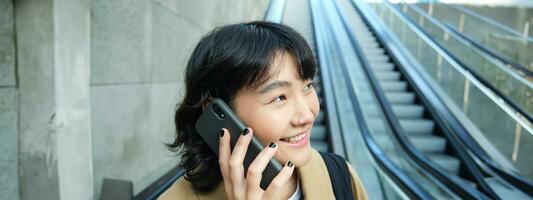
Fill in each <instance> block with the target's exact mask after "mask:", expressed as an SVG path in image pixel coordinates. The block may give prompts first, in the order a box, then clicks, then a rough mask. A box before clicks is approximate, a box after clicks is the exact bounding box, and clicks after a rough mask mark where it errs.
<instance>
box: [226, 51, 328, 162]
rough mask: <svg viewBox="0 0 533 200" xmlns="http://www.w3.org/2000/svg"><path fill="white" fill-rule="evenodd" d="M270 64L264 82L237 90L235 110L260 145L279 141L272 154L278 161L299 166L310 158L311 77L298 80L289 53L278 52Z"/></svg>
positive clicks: (313, 96) (314, 105) (315, 110)
mask: <svg viewBox="0 0 533 200" xmlns="http://www.w3.org/2000/svg"><path fill="white" fill-rule="evenodd" d="M271 67H272V70H271V72H274V74H273V75H272V77H271V78H270V79H269V80H267V81H266V82H265V83H264V84H263V85H261V86H259V87H257V88H254V89H243V90H241V91H239V92H237V95H236V96H235V99H234V102H233V105H234V110H235V112H236V113H237V115H238V116H239V117H240V118H241V120H242V121H243V122H244V123H245V124H246V125H247V126H248V127H251V128H252V129H253V132H254V136H255V137H256V138H257V139H259V141H261V143H262V144H263V145H268V144H269V143H270V142H275V143H276V144H278V146H279V149H278V152H277V153H276V156H275V157H276V159H278V161H280V162H281V164H285V163H286V162H287V161H289V160H290V161H292V162H294V164H295V165H296V166H302V165H305V164H306V163H307V162H308V161H309V159H310V157H311V145H310V135H311V129H312V127H313V122H314V120H315V117H316V116H317V115H318V112H319V111H320V106H319V103H318V98H317V95H316V92H315V90H314V88H313V86H312V80H300V79H299V77H298V72H297V67H298V64H297V62H296V60H295V58H294V57H293V56H292V55H291V54H290V53H286V52H285V53H283V54H278V56H276V58H275V60H274V62H273V64H272V66H271ZM278 71H279V72H278ZM276 72H278V73H276Z"/></svg>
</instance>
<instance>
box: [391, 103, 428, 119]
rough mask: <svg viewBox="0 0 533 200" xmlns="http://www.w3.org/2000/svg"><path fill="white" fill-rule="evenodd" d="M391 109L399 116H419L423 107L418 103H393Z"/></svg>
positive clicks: (422, 113) (422, 111)
mask: <svg viewBox="0 0 533 200" xmlns="http://www.w3.org/2000/svg"><path fill="white" fill-rule="evenodd" d="M392 110H393V111H394V114H396V116H398V117H400V118H421V117H422V116H423V115H424V107H423V106H420V105H393V106H392Z"/></svg>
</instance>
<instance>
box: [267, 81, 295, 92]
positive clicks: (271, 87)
mask: <svg viewBox="0 0 533 200" xmlns="http://www.w3.org/2000/svg"><path fill="white" fill-rule="evenodd" d="M291 85H292V83H290V82H288V81H276V82H273V83H270V84H268V85H267V86H265V87H264V88H263V89H261V90H260V91H259V93H260V94H265V93H268V92H270V91H272V90H274V89H277V88H280V87H288V86H291Z"/></svg>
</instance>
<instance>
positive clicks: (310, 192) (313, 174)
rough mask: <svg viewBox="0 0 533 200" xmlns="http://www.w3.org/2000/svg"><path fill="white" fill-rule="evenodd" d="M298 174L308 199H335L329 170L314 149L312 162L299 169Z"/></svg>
mask: <svg viewBox="0 0 533 200" xmlns="http://www.w3.org/2000/svg"><path fill="white" fill-rule="evenodd" d="M298 173H299V176H300V181H301V184H302V185H301V186H302V191H303V194H304V197H305V198H306V199H310V198H312V199H335V195H334V193H333V189H332V187H331V181H330V177H329V174H328V169H327V167H326V164H325V163H324V160H323V159H322V156H320V153H318V151H316V150H315V149H312V153H311V160H309V162H308V163H307V164H306V165H304V166H301V167H299V168H298ZM307 197H309V198H307Z"/></svg>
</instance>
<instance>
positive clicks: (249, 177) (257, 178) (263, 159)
mask: <svg viewBox="0 0 533 200" xmlns="http://www.w3.org/2000/svg"><path fill="white" fill-rule="evenodd" d="M277 149H278V148H277V145H276V143H270V144H269V145H268V146H267V147H265V148H264V149H263V150H262V151H261V152H260V153H259V154H258V155H257V157H256V158H255V159H254V161H253V162H252V163H251V164H250V166H249V167H248V171H247V172H246V187H247V189H248V191H253V190H260V187H259V184H260V183H261V177H262V174H263V171H264V170H265V168H266V166H267V165H268V162H269V161H270V160H271V159H272V157H274V155H275V154H276V151H277Z"/></svg>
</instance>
